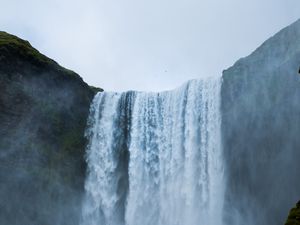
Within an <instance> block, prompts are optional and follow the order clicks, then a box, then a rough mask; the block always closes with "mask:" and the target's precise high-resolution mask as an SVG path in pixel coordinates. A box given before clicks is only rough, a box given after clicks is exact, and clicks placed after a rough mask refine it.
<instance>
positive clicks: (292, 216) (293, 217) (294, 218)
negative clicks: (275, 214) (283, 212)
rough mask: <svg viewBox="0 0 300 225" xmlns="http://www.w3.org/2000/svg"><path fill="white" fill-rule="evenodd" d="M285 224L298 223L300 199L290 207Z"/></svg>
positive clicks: (294, 224) (299, 223)
mask: <svg viewBox="0 0 300 225" xmlns="http://www.w3.org/2000/svg"><path fill="white" fill-rule="evenodd" d="M285 225H300V201H299V202H298V203H297V204H296V207H295V208H292V209H291V211H290V213H289V216H288V219H287V221H286V223H285Z"/></svg>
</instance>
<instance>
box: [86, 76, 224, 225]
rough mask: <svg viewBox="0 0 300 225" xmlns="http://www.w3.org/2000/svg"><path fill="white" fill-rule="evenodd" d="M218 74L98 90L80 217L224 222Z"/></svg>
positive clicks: (147, 223) (112, 222) (110, 223)
mask: <svg viewBox="0 0 300 225" xmlns="http://www.w3.org/2000/svg"><path fill="white" fill-rule="evenodd" d="M220 87H221V81H220V79H216V78H214V79H207V80H193V81H189V82H188V83H186V84H184V85H183V86H182V87H180V88H178V89H176V90H174V91H167V92H161V93H144V92H125V93H110V92H103V93H98V94H97V95H96V96H95V98H94V100H93V103H92V105H91V109H90V117H89V122H88V129H87V131H86V135H87V137H88V139H89V144H88V147H87V155H86V157H87V162H88V176H87V180H86V184H85V189H86V198H85V202H84V205H83V212H82V221H81V224H82V225H96V224H101V225H141V224H143V225H183V224H184V225H221V224H223V223H222V214H223V201H224V199H223V197H224V180H223V157H222V148H221V135H220V126H221V116H220Z"/></svg>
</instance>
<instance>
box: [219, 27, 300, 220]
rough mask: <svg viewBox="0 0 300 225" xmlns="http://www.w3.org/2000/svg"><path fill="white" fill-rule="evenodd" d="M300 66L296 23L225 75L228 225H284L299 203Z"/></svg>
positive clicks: (223, 120)
mask: <svg viewBox="0 0 300 225" xmlns="http://www.w3.org/2000/svg"><path fill="white" fill-rule="evenodd" d="M299 66H300V21H297V22H296V23H294V24H292V25H291V26H289V27H287V28H285V29H283V30H282V31H280V32H279V33H278V34H276V35H275V36H274V37H272V38H271V39H269V40H268V41H266V42H265V43H264V44H263V45H262V46H261V47H259V48H258V49H257V50H256V51H255V52H254V53H253V54H251V55H250V56H248V57H246V58H243V59H241V60H239V61H238V62H237V63H236V64H235V65H234V66H233V67H231V68H229V69H228V70H226V71H224V72H223V85H222V123H223V124H222V136H223V147H224V157H225V162H226V168H225V169H226V174H228V177H227V180H228V184H227V191H226V200H227V203H228V204H229V206H228V207H231V208H232V210H230V211H229V212H227V213H226V214H225V217H226V219H227V220H228V224H231V225H232V224H237V225H238V224H255V225H265V224H274V225H277V224H278V225H279V224H284V221H285V219H286V215H287V212H288V209H289V208H290V206H291V205H293V204H294V202H295V201H297V200H298V199H299V198H300V179H299V171H300V163H299V159H300V151H299V150H300V138H299V135H300V76H299V74H298V70H299ZM237 215H239V216H237Z"/></svg>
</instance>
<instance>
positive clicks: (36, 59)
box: [0, 31, 103, 93]
mask: <svg viewBox="0 0 300 225" xmlns="http://www.w3.org/2000/svg"><path fill="white" fill-rule="evenodd" d="M1 54H8V55H10V56H11V57H12V58H15V56H19V57H21V58H24V59H26V60H29V61H30V62H32V63H34V64H38V65H40V66H41V67H44V66H50V67H52V68H53V69H55V70H56V71H59V72H62V73H64V74H66V75H68V76H72V77H74V78H75V79H81V77H80V76H79V75H78V74H76V73H75V72H74V71H72V70H69V69H66V68H64V67H62V66H60V65H59V64H58V63H56V62H55V61H54V60H52V59H50V58H48V57H47V56H45V55H43V54H41V53H40V52H39V51H38V50H36V49H35V48H34V47H32V46H31V44H30V43H29V42H28V41H26V40H23V39H21V38H18V37H17V36H14V35H11V34H9V33H6V32H4V31H0V59H1ZM90 88H91V90H92V91H93V92H95V93H96V92H98V91H103V89H102V88H96V87H90Z"/></svg>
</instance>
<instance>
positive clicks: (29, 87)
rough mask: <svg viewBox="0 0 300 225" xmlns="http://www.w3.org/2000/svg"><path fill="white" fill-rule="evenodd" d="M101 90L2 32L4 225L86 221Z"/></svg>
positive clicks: (0, 195)
mask: <svg viewBox="0 0 300 225" xmlns="http://www.w3.org/2000/svg"><path fill="white" fill-rule="evenodd" d="M96 91H101V89H95V88H92V87H89V86H88V85H87V84H86V83H85V82H84V81H83V80H82V79H81V77H80V76H79V75H77V74H76V73H74V72H73V71H70V70H67V69H65V68H63V67H61V66H59V65H58V64H57V63H56V62H54V61H53V60H51V59H49V58H47V57H46V56H44V55H42V54H41V53H39V52H38V51H37V50H36V49H34V48H33V47H32V46H31V45H30V44H29V43H28V42H27V41H24V40H21V39H19V38H17V37H15V36H12V35H10V34H7V33H5V32H0V181H1V182H0V199H1V201H0V209H1V210H0V224H6V225H24V224H30V225H44V224H45V225H47V224H49V225H53V224H55V225H56V224H64V225H65V224H70V225H75V224H78V221H79V216H80V213H79V210H80V205H81V197H82V194H83V187H84V177H85V168H86V165H85V160H84V152H85V144H86V140H85V138H84V130H85V127H86V119H87V116H88V112H89V106H90V102H91V100H92V98H93V96H94V94H95V92H96Z"/></svg>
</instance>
